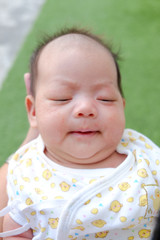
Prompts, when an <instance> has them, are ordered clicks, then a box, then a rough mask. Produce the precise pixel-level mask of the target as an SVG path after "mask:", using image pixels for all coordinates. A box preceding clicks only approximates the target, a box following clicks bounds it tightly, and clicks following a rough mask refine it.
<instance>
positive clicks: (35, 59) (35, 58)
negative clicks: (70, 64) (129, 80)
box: [30, 27, 123, 96]
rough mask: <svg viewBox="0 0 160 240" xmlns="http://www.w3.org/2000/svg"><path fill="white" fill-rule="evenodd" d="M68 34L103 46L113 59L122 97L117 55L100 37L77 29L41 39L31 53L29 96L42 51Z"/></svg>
mask: <svg viewBox="0 0 160 240" xmlns="http://www.w3.org/2000/svg"><path fill="white" fill-rule="evenodd" d="M68 34H79V35H82V36H86V37H88V38H90V39H92V40H94V41H96V42H97V43H99V44H100V45H101V46H103V47H104V48H105V49H106V50H108V51H109V52H110V54H111V56H112V57H113V60H114V63H115V66H116V70H117V83H118V88H119V91H120V93H121V95H122V96H123V90H122V86H121V73H120V68H119V64H118V60H119V54H118V53H114V52H113V50H112V49H111V46H110V45H109V44H108V43H105V41H103V39H102V38H101V37H99V36H97V35H95V34H93V33H91V32H90V31H89V30H86V29H82V28H77V27H72V28H64V29H62V30H61V31H59V32H57V33H55V34H53V35H45V37H44V38H43V39H42V41H41V42H40V44H39V45H38V46H37V48H36V49H35V51H34V52H33V54H32V56H31V59H30V75H31V85H30V91H31V94H32V95H33V96H34V95H35V81H36V77H37V64H38V60H39V57H40V54H41V52H42V50H43V49H44V48H45V47H46V45H47V44H49V43H50V42H52V41H54V40H55V39H57V38H59V37H62V36H65V35H68Z"/></svg>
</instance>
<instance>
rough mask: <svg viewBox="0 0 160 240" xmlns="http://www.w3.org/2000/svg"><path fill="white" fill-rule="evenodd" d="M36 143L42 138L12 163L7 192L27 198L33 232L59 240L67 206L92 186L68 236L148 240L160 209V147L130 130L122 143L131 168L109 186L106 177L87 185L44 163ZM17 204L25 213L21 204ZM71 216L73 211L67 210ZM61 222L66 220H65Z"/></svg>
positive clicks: (110, 182)
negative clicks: (63, 213)
mask: <svg viewBox="0 0 160 240" xmlns="http://www.w3.org/2000/svg"><path fill="white" fill-rule="evenodd" d="M37 144H38V141H35V147H33V146H32V149H30V147H27V150H26V151H24V152H22V153H19V152H18V153H16V154H15V155H14V157H13V159H14V162H13V163H11V165H10V167H9V172H10V179H9V184H10V188H11V189H12V190H13V189H14V191H10V193H9V194H10V195H9V199H10V202H11V201H12V200H14V199H16V198H20V197H21V198H22V199H23V204H25V205H26V212H25V214H26V219H27V221H28V222H29V223H30V224H31V226H32V229H34V235H35V236H36V235H37V234H46V235H43V236H44V238H43V239H45V240H52V239H53V240H55V239H56V234H57V231H58V229H59V225H60V222H61V221H60V220H61V219H60V216H61V214H62V211H63V208H64V206H66V203H68V202H69V201H72V198H73V197H74V196H75V195H76V194H78V191H79V190H82V189H83V188H84V189H85V188H86V187H87V189H93V190H92V194H90V192H89V191H88V190H87V191H88V192H87V194H86V197H85V198H84V201H83V202H82V203H81V204H79V208H77V210H76V211H75V212H74V215H75V216H74V217H73V219H75V220H74V221H73V222H72V223H71V225H70V228H69V231H68V233H67V234H66V236H68V237H66V240H67V239H70V240H71V239H72V240H74V239H77V240H82V239H83V240H84V239H85V240H96V239H112V240H117V239H118V240H124V236H125V239H128V240H132V239H134V240H139V239H148V240H149V238H150V237H151V233H152V229H153V227H154V221H153V219H154V216H156V215H157V212H158V209H159V208H160V188H159V185H160V177H159V175H158V172H159V171H160V151H159V150H158V149H156V147H154V145H152V143H151V142H150V141H148V139H147V138H145V137H144V136H143V135H141V134H139V133H136V132H134V131H132V130H129V131H128V130H126V131H125V134H124V138H122V141H121V143H120V144H119V146H118V147H119V149H120V151H121V152H125V153H126V152H127V151H128V156H129V160H128V162H129V163H128V169H127V171H126V172H125V171H124V169H123V170H122V171H121V172H120V173H119V175H118V174H117V176H114V177H113V178H112V181H110V180H109V181H107V180H106V184H104V181H105V178H106V179H107V176H104V177H103V178H101V177H99V178H95V176H92V177H91V178H90V179H89V180H87V181H88V185H87V186H86V183H85V184H84V185H83V184H82V182H81V176H80V177H77V176H76V175H74V174H72V173H71V174H70V175H69V174H67V176H66V175H65V173H64V172H63V171H62V172H61V170H60V169H57V168H56V166H53V165H52V166H49V165H48V163H45V162H44V160H43V159H41V156H42V153H41V152H40V150H39V148H37V147H36V145H37ZM119 149H117V151H118V150H119ZM154 149H156V150H154ZM38 151H39V154H38V157H37V159H36V161H35V159H33V157H32V155H33V156H34V155H37V152H38ZM153 151H154V154H152V152H153ZM156 151H157V152H158V151H159V152H158V153H156ZM34 153H35V154H34ZM129 154H130V155H129ZM152 155H153V156H152ZM23 169H24V170H23ZM99 181H101V182H103V185H104V187H103V188H102V187H101V186H103V185H102V184H99V188H97V189H98V190H95V194H93V191H94V188H95V186H97V184H98V183H99ZM33 183H34V184H33ZM33 186H34V187H33ZM88 186H90V188H89V187H88ZM10 188H9V189H10ZM95 189H96V188H95ZM87 196H88V198H87ZM77 199H78V198H77ZM108 199H109V201H108ZM41 205H42V207H41ZM16 207H17V212H18V213H19V216H20V217H22V216H21V213H20V211H18V207H19V206H18V205H17V206H16ZM105 213H106V214H105ZM14 214H15V213H14V212H13V213H12V215H13V218H14ZM68 214H71V213H70V210H69V209H68ZM62 222H63V223H64V224H66V219H65V218H64V219H63V221H62ZM136 236H138V238H137V237H136ZM33 239H34V238H33Z"/></svg>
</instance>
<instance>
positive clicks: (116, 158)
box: [44, 150, 127, 169]
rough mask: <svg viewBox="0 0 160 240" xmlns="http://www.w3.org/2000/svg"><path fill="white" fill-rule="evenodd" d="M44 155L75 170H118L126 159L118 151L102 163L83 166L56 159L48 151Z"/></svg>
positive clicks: (101, 161) (97, 162)
mask: <svg viewBox="0 0 160 240" xmlns="http://www.w3.org/2000/svg"><path fill="white" fill-rule="evenodd" d="M44 154H45V155H46V156H47V157H48V158H49V159H50V160H52V161H53V162H55V163H57V164H59V165H62V166H64V167H69V168H75V169H96V168H116V167H118V166H119V165H120V164H121V163H122V162H123V161H124V160H125V159H126V157H127V156H126V155H125V154H120V153H118V152H117V151H115V152H114V153H112V154H111V155H110V156H109V157H107V158H104V159H102V160H100V161H95V162H94V163H88V164H83V163H74V162H72V161H64V160H61V159H57V158H56V157H53V156H51V155H50V154H49V152H47V151H46V150H45V151H44Z"/></svg>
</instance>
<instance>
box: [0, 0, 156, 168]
mask: <svg viewBox="0 0 160 240" xmlns="http://www.w3.org/2000/svg"><path fill="white" fill-rule="evenodd" d="M24 7H25V6H24ZM159 13H160V1H158V0H134V1H133V0H127V1H126V0H100V1H98V0H82V1H78V0H68V1H57V0H46V2H45V4H44V7H43V8H42V11H41V12H40V14H39V17H38V18H37V20H36V21H35V24H34V25H33V28H32V30H31V32H30V33H29V35H28V36H27V38H26V40H25V42H24V45H23V46H22V49H21V51H20V52H19V54H18V56H17V59H16V61H15V63H14V65H13V67H12V69H11V70H10V72H9V74H8V76H7V79H6V81H5V82H4V84H3V88H2V89H1V92H0V164H2V163H3V162H4V161H5V159H6V158H7V156H9V154H11V153H12V152H13V151H15V150H16V149H17V147H18V146H19V145H20V143H21V142H22V140H23V139H24V137H25V134H26V132H27V129H28V121H27V115H26V112H25V106H24V98H25V88H24V83H23V74H24V73H25V72H27V71H28V61H29V57H30V54H31V52H32V50H33V49H34V47H35V46H36V44H37V42H38V41H39V39H40V37H41V35H43V34H44V33H46V32H47V33H52V32H55V31H56V30H58V29H60V28H61V27H64V26H72V25H78V26H80V27H87V28H89V29H91V30H93V31H94V33H97V34H100V35H102V36H104V37H105V38H106V39H108V40H109V41H112V42H113V44H114V46H115V49H119V48H120V49H121V56H122V58H123V60H122V61H121V63H120V66H121V72H122V80H123V89H124V93H125V98H126V127H129V128H134V129H136V130H138V131H140V132H142V133H143V134H146V135H147V136H148V137H150V138H151V139H152V140H153V141H155V142H156V143H157V144H158V145H160V133H159V132H160V129H159V122H160V110H159V105H160V14H159Z"/></svg>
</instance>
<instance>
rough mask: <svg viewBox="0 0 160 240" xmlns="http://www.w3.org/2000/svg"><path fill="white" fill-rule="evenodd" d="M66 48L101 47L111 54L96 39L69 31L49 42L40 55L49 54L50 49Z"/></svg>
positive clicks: (88, 48) (85, 48)
mask: <svg viewBox="0 0 160 240" xmlns="http://www.w3.org/2000/svg"><path fill="white" fill-rule="evenodd" d="M66 49H78V50H82V49H83V50H86V51H87V50H88V51H89V50H93V49H101V50H103V51H106V52H107V53H109V54H110V55H111V52H110V51H109V49H107V47H104V46H103V45H102V44H100V43H99V42H98V41H96V40H95V39H93V38H92V37H89V36H86V35H83V34H77V33H70V34H66V35H63V36H60V37H58V38H56V39H54V40H53V41H51V42H49V43H48V44H47V45H46V46H45V47H44V48H43V50H42V53H43V54H42V53H41V54H42V55H43V56H45V54H50V53H51V52H52V51H56V52H57V51H59V50H60V51H62V50H66Z"/></svg>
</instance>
